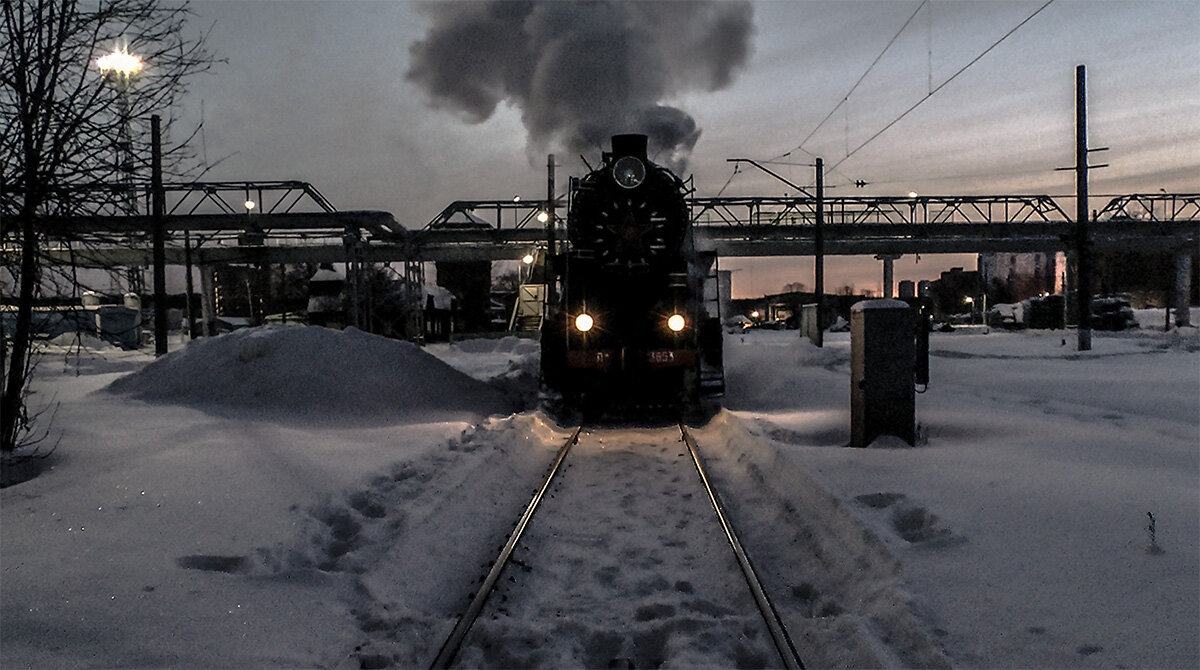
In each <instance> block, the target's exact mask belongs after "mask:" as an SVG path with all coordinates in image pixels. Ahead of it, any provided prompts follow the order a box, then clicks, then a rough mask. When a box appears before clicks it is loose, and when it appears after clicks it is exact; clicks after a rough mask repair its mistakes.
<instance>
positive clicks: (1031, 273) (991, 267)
mask: <svg viewBox="0 0 1200 670" xmlns="http://www.w3.org/2000/svg"><path fill="white" fill-rule="evenodd" d="M1065 269H1066V265H1065V259H1064V256H1063V254H1062V253H1053V252H1049V253H1042V252H1034V253H991V254H980V255H979V275H980V280H981V281H982V286H981V287H980V288H981V290H982V291H985V292H986V293H987V296H988V300H989V301H990V302H992V303H993V304H999V303H1015V302H1020V301H1022V300H1025V299H1026V298H1033V297H1035V296H1039V295H1042V294H1045V293H1061V292H1062V281H1063V272H1065Z"/></svg>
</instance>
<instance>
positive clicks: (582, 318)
mask: <svg viewBox="0 0 1200 670" xmlns="http://www.w3.org/2000/svg"><path fill="white" fill-rule="evenodd" d="M595 323H596V322H595V321H593V320H592V317H591V316H589V315H587V314H580V315H579V316H577V317H575V330H578V331H579V332H581V333H586V332H588V331H589V330H591V329H592V326H593V325H595Z"/></svg>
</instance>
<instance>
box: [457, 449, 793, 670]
mask: <svg viewBox="0 0 1200 670" xmlns="http://www.w3.org/2000/svg"><path fill="white" fill-rule="evenodd" d="M547 497H548V498H550V500H547V501H545V502H543V505H542V509H541V510H540V511H539V513H538V515H537V516H536V517H534V519H533V521H532V522H531V523H530V525H529V527H528V530H527V532H526V534H525V535H524V537H523V538H522V540H521V542H520V543H518V545H517V549H516V551H515V552H514V554H513V557H512V559H511V561H510V563H509V567H508V569H507V570H506V572H505V573H504V575H502V578H501V580H500V582H499V586H498V587H497V591H496V593H494V594H493V596H492V597H491V599H490V600H489V601H488V605H487V607H486V609H485V610H484V612H483V615H482V616H481V617H480V620H479V621H478V622H477V623H476V625H475V627H474V628H472V630H471V633H470V634H469V635H468V636H467V639H466V642H465V643H464V646H463V649H462V652H461V654H460V657H459V658H460V662H461V664H462V665H463V666H464V667H552V666H583V667H659V666H662V665H663V664H664V663H666V662H669V664H670V665H672V666H676V665H681V666H696V665H716V666H726V667H735V666H736V667H746V666H753V667H762V666H764V665H769V664H775V663H778V658H777V656H776V653H775V650H774V647H773V645H772V643H771V639H770V637H769V636H768V634H767V630H766V628H765V627H764V625H763V622H762V618H761V616H760V615H759V613H758V611H757V609H756V608H755V603H754V601H753V599H752V598H751V596H750V594H749V592H748V591H747V589H746V584H745V582H744V580H743V578H742V576H741V574H740V572H739V569H738V565H737V562H736V561H735V559H734V555H733V553H732V552H731V551H730V548H729V544H728V542H727V541H726V540H725V538H724V535H723V533H722V531H721V528H720V526H719V525H717V523H716V518H715V516H714V514H713V510H712V507H711V505H710V504H709V502H708V498H707V494H706V493H705V491H704V488H703V486H702V484H701V482H700V480H699V478H698V477H697V476H696V472H695V469H694V467H693V466H692V461H691V459H690V457H689V456H688V450H687V447H686V446H684V444H683V443H682V442H681V441H680V440H679V435H678V431H677V430H675V429H674V428H670V429H662V430H650V429H636V430H629V429H626V430H619V431H605V430H596V431H588V432H586V433H585V434H584V435H583V436H582V437H581V439H580V442H579V444H578V445H577V446H575V447H574V449H573V450H572V452H571V455H570V456H569V457H568V458H567V460H566V461H565V464H564V469H563V471H562V473H561V474H560V475H559V476H558V477H556V478H555V479H554V480H553V482H552V483H551V486H550V489H549V491H548V494H547ZM648 529H649V530H652V531H653V532H646V531H647V530H648ZM631 568H632V569H631ZM647 575H652V576H650V577H649V578H647ZM668 576H671V577H668ZM672 577H673V578H672ZM547 636H553V637H561V638H564V639H565V640H570V641H571V642H568V643H567V644H563V645H556V646H555V647H554V649H555V650H556V653H558V654H562V655H560V656H557V657H550V656H547V654H546V645H545V644H544V641H545V638H546V637H547Z"/></svg>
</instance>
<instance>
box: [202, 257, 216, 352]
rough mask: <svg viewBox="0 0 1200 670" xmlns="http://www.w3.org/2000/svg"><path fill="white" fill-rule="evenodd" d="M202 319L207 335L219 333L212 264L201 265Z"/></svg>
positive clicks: (203, 329)
mask: <svg viewBox="0 0 1200 670" xmlns="http://www.w3.org/2000/svg"><path fill="white" fill-rule="evenodd" d="M200 321H201V324H202V325H201V326H200V328H201V332H203V333H204V335H205V336H206V337H211V336H213V335H216V334H217V291H216V287H214V286H213V273H212V266H209V265H201V266H200Z"/></svg>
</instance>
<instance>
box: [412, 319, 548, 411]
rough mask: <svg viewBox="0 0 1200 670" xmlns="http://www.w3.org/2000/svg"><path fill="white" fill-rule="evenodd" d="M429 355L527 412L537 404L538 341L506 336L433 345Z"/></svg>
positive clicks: (538, 373) (430, 346)
mask: <svg viewBox="0 0 1200 670" xmlns="http://www.w3.org/2000/svg"><path fill="white" fill-rule="evenodd" d="M427 350H428V351H429V353H431V354H433V355H434V356H437V357H438V358H439V359H441V360H443V361H445V362H446V363H447V364H449V365H451V366H452V367H454V369H456V370H460V371H462V372H464V373H466V374H468V375H470V376H471V377H473V378H475V379H478V380H480V381H484V382H487V383H488V385H490V386H492V387H493V388H495V389H497V390H498V391H500V392H501V393H503V394H504V395H505V396H506V397H508V398H511V399H512V402H513V403H514V404H515V405H516V406H518V407H522V408H525V409H529V408H532V407H534V406H536V404H537V392H538V381H539V379H540V376H541V367H540V366H541V347H540V346H539V344H538V342H537V340H531V339H525V338H519V337H513V336H511V335H510V336H507V337H502V338H500V339H483V338H480V339H470V340H462V341H459V342H455V343H453V344H432V345H429V346H428V347H427Z"/></svg>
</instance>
